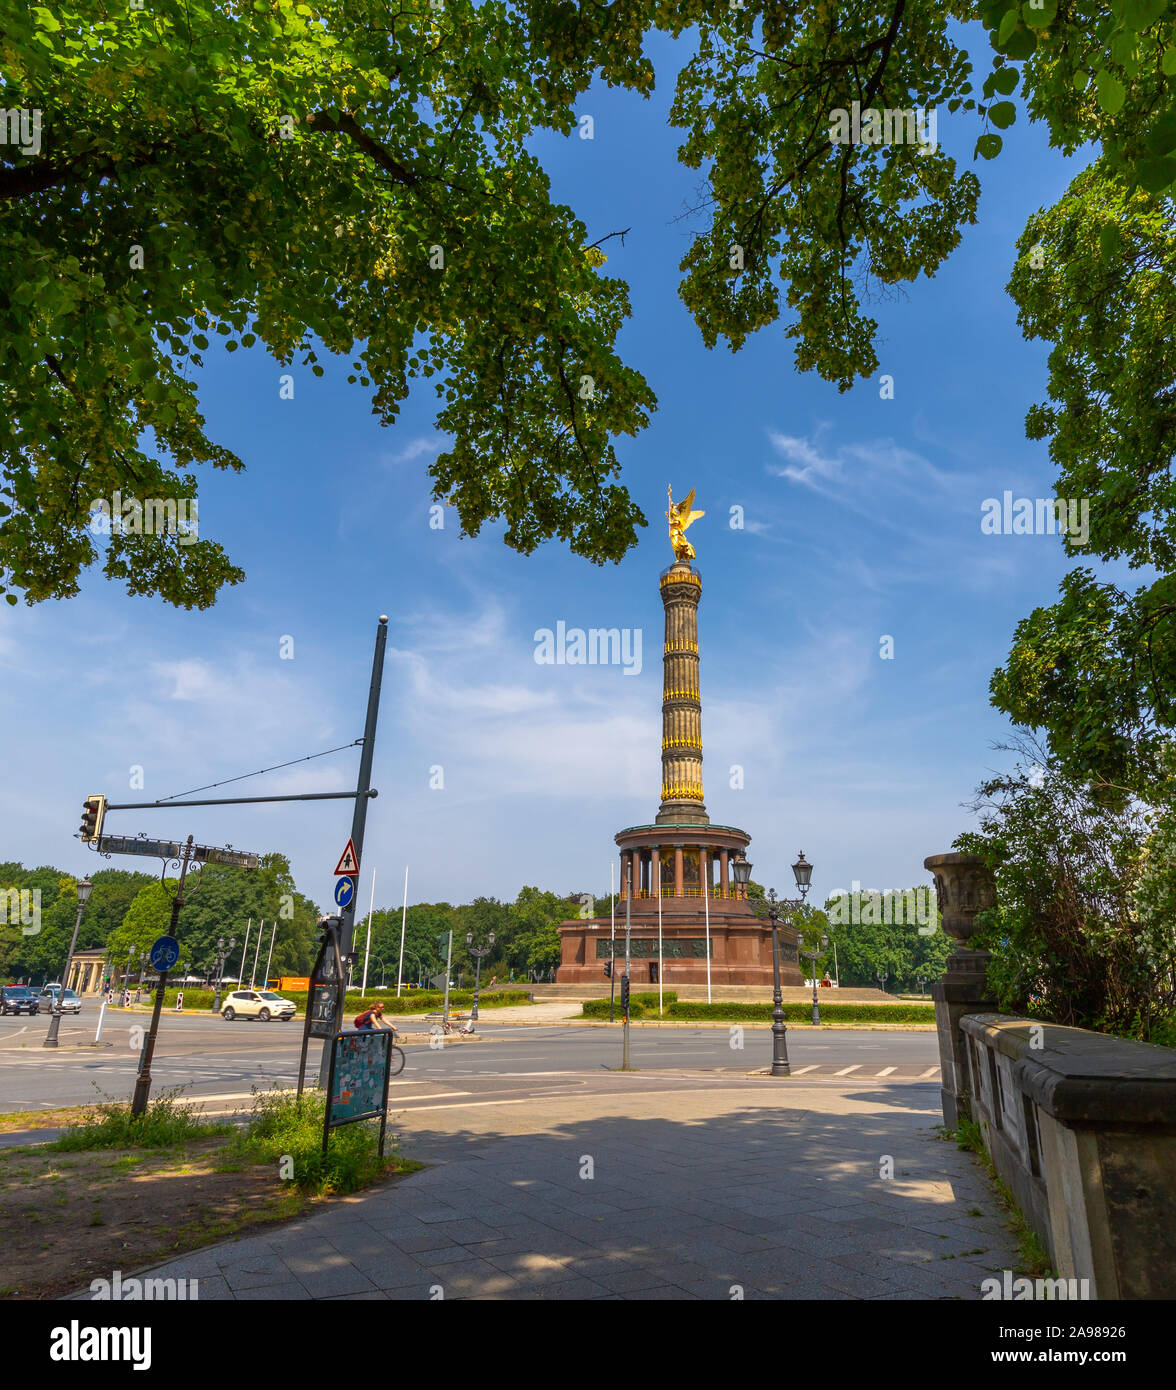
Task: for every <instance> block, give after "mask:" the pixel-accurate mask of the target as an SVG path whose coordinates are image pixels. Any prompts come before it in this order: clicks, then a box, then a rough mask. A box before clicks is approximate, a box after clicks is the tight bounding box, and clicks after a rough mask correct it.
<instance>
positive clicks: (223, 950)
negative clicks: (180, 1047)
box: [212, 936, 245, 1014]
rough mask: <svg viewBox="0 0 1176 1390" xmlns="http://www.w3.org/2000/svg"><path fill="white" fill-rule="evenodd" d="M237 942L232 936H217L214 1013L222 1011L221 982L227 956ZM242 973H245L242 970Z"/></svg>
mask: <svg viewBox="0 0 1176 1390" xmlns="http://www.w3.org/2000/svg"><path fill="white" fill-rule="evenodd" d="M236 944H237V938H236V937H235V936H230V937H229V939H228V941H226V940H225V939H224V937H223V936H221V937H218V938H217V943H216V996H215V997H214V999H213V1001H212V1011H213V1013H214V1014H219V1013H220V1005H221V983H222V981H223V978H224V973H225V957H226V956H227V955H228V954H229V952H230V951H231V950H232V949H233V947H234V946H236ZM241 973H242V975H243V974H244V973H245V972H244V971H243V970H242V972H241Z"/></svg>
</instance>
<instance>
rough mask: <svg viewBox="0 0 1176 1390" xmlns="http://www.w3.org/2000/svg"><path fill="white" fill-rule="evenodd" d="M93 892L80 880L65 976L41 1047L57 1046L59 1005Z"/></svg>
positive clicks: (90, 884) (53, 1003) (91, 885)
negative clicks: (83, 916)
mask: <svg viewBox="0 0 1176 1390" xmlns="http://www.w3.org/2000/svg"><path fill="white" fill-rule="evenodd" d="M93 891H94V885H93V884H92V883H91V882H90V880H89V879H88V878H84V879H82V880H81V882H80V883H79V884H78V915H77V916H76V917H75V918H74V929H73V936H71V937H70V939H69V954H68V955H67V956H66V958H65V974H64V975H63V976H62V977H61V988H60V989H59V990H58V991H57V993H56V994H55V995H54V996H53V999H52V1001H51V1003H50V1009H51V1011H52V1016H51V1017H50V1019H49V1031H48V1033H46V1034H45V1041H44V1042H43V1043H42V1044H41V1046H42V1047H56V1046H57V1030H58V1029H59V1028H60V1027H61V1003H62V1000H63V999H64V998H65V991H66V990H67V989H68V988H69V972H70V967H71V966H72V965H73V954H74V947H75V946H76V945H77V944H78V928H79V927H80V926H81V925H82V913H83V912H85V910H86V904H87V903H88V902H89V901H90V894H91V893H92V892H93ZM79 993H80V991H79Z"/></svg>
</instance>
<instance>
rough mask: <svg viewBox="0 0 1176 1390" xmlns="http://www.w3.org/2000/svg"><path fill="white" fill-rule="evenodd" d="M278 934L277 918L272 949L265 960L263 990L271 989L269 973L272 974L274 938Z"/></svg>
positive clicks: (275, 919)
mask: <svg viewBox="0 0 1176 1390" xmlns="http://www.w3.org/2000/svg"><path fill="white" fill-rule="evenodd" d="M277 934H278V919H277V918H276V917H275V918H274V929H273V931H272V932H270V948H269V955H267V956H266V958H265V983H264V984H263V985H262V988H263V989H269V972H270V965H271V964H272V963H273V959H274V937H275V936H277Z"/></svg>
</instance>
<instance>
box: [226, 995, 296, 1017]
mask: <svg viewBox="0 0 1176 1390" xmlns="http://www.w3.org/2000/svg"><path fill="white" fill-rule="evenodd" d="M296 1007H297V1005H296V1004H295V1003H294V1001H293V999H283V998H282V996H281V995H280V994H275V993H274V992H273V991H272V990H269V989H239V990H237V991H236V992H235V993H233V994H230V995H229V997H228V998H227V999H226V1000H225V1002H224V1006H223V1007H222V1008H221V1018H223V1019H225V1020H227V1021H228V1022H229V1023H232V1021H233V1019H235V1018H256V1019H258V1020H259V1021H260V1022H261V1023H268V1022H269V1021H270V1019H271V1018H280V1019H281V1020H282V1022H283V1023H289V1021H290V1020H291V1019H292V1018H293V1017H294V1010H295V1008H296Z"/></svg>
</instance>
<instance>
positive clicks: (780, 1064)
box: [731, 850, 813, 1076]
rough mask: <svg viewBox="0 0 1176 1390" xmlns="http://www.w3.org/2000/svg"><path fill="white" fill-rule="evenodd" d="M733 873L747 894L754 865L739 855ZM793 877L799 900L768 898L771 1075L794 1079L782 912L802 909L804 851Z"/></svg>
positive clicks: (808, 870) (807, 871)
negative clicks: (790, 1061) (784, 990)
mask: <svg viewBox="0 0 1176 1390" xmlns="http://www.w3.org/2000/svg"><path fill="white" fill-rule="evenodd" d="M731 871H732V873H733V874H734V875H735V882H736V883H738V884H739V885H740V886H741V887H742V888H743V889H744V890H745V891H746V888H747V885H748V884H749V883H750V882H751V864H750V863H749V862H748V859H747V856H746V855H745V854H740V855H739V856H738V858H736V860H735V862H734V863H733V864H732V866H731ZM792 876H793V878H795V879H796V886H797V888H798V889H799V890H800V897H799V899H789V898H785V899H783V900H782V901H781V902H777V901H776V890H775V889H774V888H773V889H772V891H771V892H770V893H769V894H768V920H769V921H770V922H771V924H772V1065H771V1068H770V1071H769V1075H771V1076H791V1075H792V1069H791V1067H790V1066H789V1064H788V1030H787V1028H786V1027H785V1025H784V995H783V993H782V992H781V989H780V908H781V907H802V906H803V905H804V900H805V897H806V895H807V894H808V890H809V884H810V883H811V881H812V876H813V866H812V865H811V864H810V863H809V862H808V860H807V859H805V857H804V850H801V852H800V855H799V857H798V858H797V861H796V863H795V864H793V866H792Z"/></svg>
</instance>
